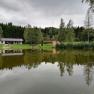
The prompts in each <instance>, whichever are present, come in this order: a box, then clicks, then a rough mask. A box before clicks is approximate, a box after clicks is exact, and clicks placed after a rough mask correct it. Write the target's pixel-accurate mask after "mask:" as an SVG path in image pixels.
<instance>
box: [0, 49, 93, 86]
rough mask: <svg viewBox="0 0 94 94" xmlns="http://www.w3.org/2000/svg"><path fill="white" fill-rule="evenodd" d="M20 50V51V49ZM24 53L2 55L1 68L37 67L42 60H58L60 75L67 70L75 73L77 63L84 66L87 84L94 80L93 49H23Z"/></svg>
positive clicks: (54, 61)
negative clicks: (56, 50)
mask: <svg viewBox="0 0 94 94" xmlns="http://www.w3.org/2000/svg"><path fill="white" fill-rule="evenodd" d="M18 52H19V51H18ZM21 53H23V54H22V55H11V56H9V55H4V56H2V54H1V55H0V69H1V70H3V69H11V70H12V68H14V67H17V66H19V67H20V66H22V65H24V66H26V68H27V69H32V68H37V67H38V66H39V65H40V64H41V63H42V62H45V63H52V64H55V63H56V62H58V66H57V67H58V68H59V70H60V75H61V76H63V75H64V73H65V72H67V73H68V74H69V76H72V75H73V72H74V71H73V67H74V66H75V65H81V66H84V70H83V71H84V76H85V80H86V84H87V85H90V84H91V83H92V80H93V76H92V75H93V72H92V71H93V66H94V53H93V52H92V51H60V52H59V51H58V52H56V53H53V52H51V51H39V50H38V51H36V50H35V51H34V50H24V51H21Z"/></svg>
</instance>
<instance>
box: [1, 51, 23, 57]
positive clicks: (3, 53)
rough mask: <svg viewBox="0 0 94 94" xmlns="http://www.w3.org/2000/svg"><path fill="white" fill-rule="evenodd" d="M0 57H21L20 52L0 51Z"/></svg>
mask: <svg viewBox="0 0 94 94" xmlns="http://www.w3.org/2000/svg"><path fill="white" fill-rule="evenodd" d="M0 54H1V55H2V56H12V55H23V52H22V50H0Z"/></svg>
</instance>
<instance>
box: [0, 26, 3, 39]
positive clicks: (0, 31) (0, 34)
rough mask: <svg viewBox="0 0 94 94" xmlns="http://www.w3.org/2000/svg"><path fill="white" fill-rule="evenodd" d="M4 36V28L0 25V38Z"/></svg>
mask: <svg viewBox="0 0 94 94" xmlns="http://www.w3.org/2000/svg"><path fill="white" fill-rule="evenodd" d="M2 37H3V30H2V27H1V26H0V39H1V38H2Z"/></svg>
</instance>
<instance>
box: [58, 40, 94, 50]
mask: <svg viewBox="0 0 94 94" xmlns="http://www.w3.org/2000/svg"><path fill="white" fill-rule="evenodd" d="M57 48H60V49H94V43H93V42H92V43H88V42H72V43H70V42H65V43H62V44H60V45H57Z"/></svg>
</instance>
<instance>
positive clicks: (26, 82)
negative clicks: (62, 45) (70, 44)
mask: <svg viewBox="0 0 94 94" xmlns="http://www.w3.org/2000/svg"><path fill="white" fill-rule="evenodd" d="M0 94H94V52H93V51H77V50H64V51H54V50H53V51H39V50H15V51H14V50H3V51H0Z"/></svg>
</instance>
